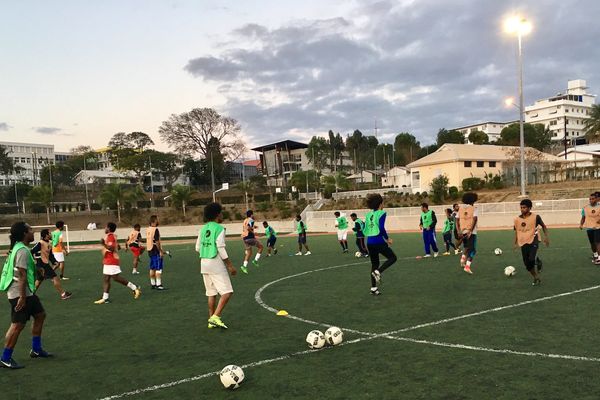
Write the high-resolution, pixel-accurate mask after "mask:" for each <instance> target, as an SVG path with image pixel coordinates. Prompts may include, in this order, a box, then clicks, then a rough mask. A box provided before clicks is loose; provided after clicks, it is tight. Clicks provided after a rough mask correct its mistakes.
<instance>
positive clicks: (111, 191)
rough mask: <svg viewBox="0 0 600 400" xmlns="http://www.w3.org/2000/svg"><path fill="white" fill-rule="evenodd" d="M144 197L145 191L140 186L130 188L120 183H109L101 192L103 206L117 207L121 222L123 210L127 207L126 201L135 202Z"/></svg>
mask: <svg viewBox="0 0 600 400" xmlns="http://www.w3.org/2000/svg"><path fill="white" fill-rule="evenodd" d="M142 197H144V192H143V191H142V189H141V188H140V187H139V186H135V187H133V188H130V189H128V188H126V187H125V186H124V185H120V184H118V183H109V184H108V185H106V186H104V187H103V188H102V192H100V202H101V203H102V205H103V206H105V207H116V209H117V219H118V220H119V222H121V210H122V209H123V208H124V207H125V203H127V202H129V203H134V202H136V201H137V200H139V199H141V198H142Z"/></svg>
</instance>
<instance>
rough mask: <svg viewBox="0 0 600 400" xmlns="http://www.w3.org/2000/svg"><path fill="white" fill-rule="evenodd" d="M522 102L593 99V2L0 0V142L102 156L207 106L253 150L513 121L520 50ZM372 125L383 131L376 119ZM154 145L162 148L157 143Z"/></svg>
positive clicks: (596, 84) (596, 5)
mask: <svg viewBox="0 0 600 400" xmlns="http://www.w3.org/2000/svg"><path fill="white" fill-rule="evenodd" d="M515 13H521V14H523V15H525V16H527V18H528V19H529V20H531V22H532V23H533V26H534V29H533V32H532V33H531V34H530V35H529V36H527V37H526V38H525V41H524V52H525V102H526V104H530V103H532V102H533V101H535V100H536V99H539V98H543V97H547V96H550V95H553V94H555V93H557V92H559V91H561V90H563V91H564V90H565V88H566V84H567V80H569V79H578V78H581V79H585V80H587V83H588V86H589V87H590V90H591V92H592V93H598V92H600V46H598V44H597V42H598V40H597V38H598V37H600V24H598V20H597V18H598V15H600V2H599V1H597V0H579V1H565V0H537V1H511V0H508V1H497V0H443V1H442V0H414V1H411V0H395V1H387V0H382V1H361V0H354V1H351V0H343V1H342V0H319V1H317V0H303V1H296V0H262V1H261V0H243V1H242V0H238V1H233V0H222V1H216V0H204V1H200V0H195V1H180V0H170V1H168V0H164V1H158V0H157V1H147V0H137V1H133V0H108V1H97V2H90V1H86V2H82V1H77V0H57V1H52V2H49V1H42V0H38V1H32V0H20V1H9V0H0V16H1V19H2V23H1V24H0V140H14V141H29V142H42V143H54V144H55V146H56V148H57V149H58V150H68V149H70V148H72V147H74V146H75V145H78V144H89V145H92V146H94V147H102V146H105V145H106V143H107V142H108V140H109V139H110V137H111V136H112V135H113V134H114V133H116V132H119V131H126V132H131V131H143V132H146V133H148V134H149V135H150V136H152V137H153V138H154V139H155V141H156V142H157V143H158V142H159V137H158V133H157V132H158V127H159V126H160V124H161V122H162V121H164V120H165V119H167V118H168V117H169V115H170V114H173V113H182V112H185V111H189V110H190V109H192V108H195V107H213V108H215V109H217V110H218V111H219V112H221V113H223V114H225V115H228V116H231V117H233V118H236V119H237V120H238V121H239V122H240V123H241V125H242V130H243V132H244V135H245V138H246V141H247V143H248V145H249V147H253V146H257V145H260V144H264V143H268V142H270V141H273V140H280V139H282V138H289V139H295V140H304V141H307V140H308V139H309V138H310V137H311V136H312V135H315V134H316V135H323V134H325V133H326V132H327V131H328V130H329V129H332V130H334V131H335V132H340V133H342V134H347V133H350V132H352V131H353V130H354V129H360V130H361V131H363V133H367V134H372V133H373V132H374V127H375V123H377V126H378V128H379V135H380V138H382V139H383V140H384V141H389V140H392V138H393V136H394V135H395V134H396V133H398V132H403V131H408V132H411V133H413V134H414V135H416V136H417V138H418V139H419V140H420V141H421V142H422V143H424V144H426V143H430V142H432V141H433V140H434V138H435V134H436V133H437V131H438V129H439V128H442V127H445V128H453V127H458V126H461V125H466V124H471V123H476V122H481V121H488V120H493V121H496V120H500V121H502V120H510V119H517V118H518V115H517V113H516V110H515V109H514V108H513V109H506V108H505V107H504V105H503V99H504V98H506V97H508V96H514V95H515V94H516V90H517V75H516V39H515V38H514V37H511V36H509V35H507V34H505V33H503V30H502V21H503V18H504V17H505V16H509V15H512V14H515ZM376 121H377V122H376ZM158 147H159V148H160V149H163V150H166V149H167V147H166V146H165V145H164V144H159V145H158Z"/></svg>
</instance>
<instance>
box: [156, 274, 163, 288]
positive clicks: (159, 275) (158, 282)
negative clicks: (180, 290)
mask: <svg viewBox="0 0 600 400" xmlns="http://www.w3.org/2000/svg"><path fill="white" fill-rule="evenodd" d="M161 275H162V274H156V286H161V285H162V278H161Z"/></svg>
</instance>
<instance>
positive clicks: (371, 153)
mask: <svg viewBox="0 0 600 400" xmlns="http://www.w3.org/2000/svg"><path fill="white" fill-rule="evenodd" d="M366 139H367V148H366V151H367V157H368V158H367V159H368V160H369V162H368V164H367V166H368V167H369V168H372V169H376V168H377V165H376V163H377V160H376V159H375V158H374V157H375V151H376V150H377V145H378V144H379V140H377V138H376V137H375V136H367V137H366Z"/></svg>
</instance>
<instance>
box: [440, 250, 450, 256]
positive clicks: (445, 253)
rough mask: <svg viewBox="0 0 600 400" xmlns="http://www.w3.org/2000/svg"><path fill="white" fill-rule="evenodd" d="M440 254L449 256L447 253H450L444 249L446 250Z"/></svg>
mask: <svg viewBox="0 0 600 400" xmlns="http://www.w3.org/2000/svg"><path fill="white" fill-rule="evenodd" d="M442 255H443V256H449V255H450V252H449V251H446V252H444V253H443V254H442Z"/></svg>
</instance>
